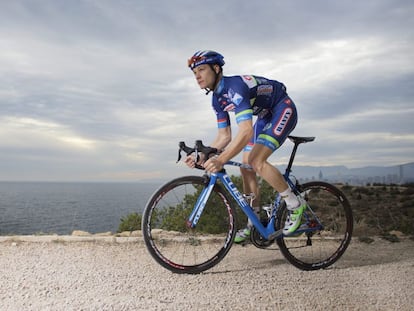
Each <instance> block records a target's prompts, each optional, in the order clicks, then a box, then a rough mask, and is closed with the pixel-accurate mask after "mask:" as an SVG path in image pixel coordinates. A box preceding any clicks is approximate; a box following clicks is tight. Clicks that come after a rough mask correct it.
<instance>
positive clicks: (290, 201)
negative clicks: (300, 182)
mask: <svg viewBox="0 0 414 311" xmlns="http://www.w3.org/2000/svg"><path fill="white" fill-rule="evenodd" d="M280 195H281V196H282V199H284V200H285V202H286V207H287V209H288V210H294V209H296V208H298V207H299V205H300V202H299V200H298V198H297V197H296V195H295V194H294V193H293V192H292V190H291V189H290V188H287V189H286V190H285V191H283V192H281V193H280Z"/></svg>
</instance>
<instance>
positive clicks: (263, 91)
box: [257, 85, 273, 96]
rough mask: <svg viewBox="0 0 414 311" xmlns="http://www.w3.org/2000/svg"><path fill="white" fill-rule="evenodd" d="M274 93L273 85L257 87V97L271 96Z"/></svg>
mask: <svg viewBox="0 0 414 311" xmlns="http://www.w3.org/2000/svg"><path fill="white" fill-rule="evenodd" d="M272 93H273V86H272V85H259V86H258V87H257V96H260V95H264V96H270V95H272Z"/></svg>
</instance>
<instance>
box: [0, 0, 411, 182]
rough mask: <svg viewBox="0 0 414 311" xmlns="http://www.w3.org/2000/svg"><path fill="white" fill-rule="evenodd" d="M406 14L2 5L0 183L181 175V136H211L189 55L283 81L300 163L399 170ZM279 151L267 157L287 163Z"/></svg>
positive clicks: (280, 6)
mask: <svg viewBox="0 0 414 311" xmlns="http://www.w3.org/2000/svg"><path fill="white" fill-rule="evenodd" d="M413 13H414V5H413V4H412V3H411V2H409V1H402V0H401V1H392V2H391V1H387V0H380V1H373V0H369V1H364V2H362V3H353V4H352V5H351V4H349V3H347V2H342V1H331V2H326V1H319V0H316V1H312V2H309V1H293V2H280V1H270V0H265V1H261V2H258V3H252V2H240V1H236V0H232V1H226V2H222V1H210V2H209V3H208V6H205V5H202V4H200V3H198V2H187V3H185V2H181V1H175V2H174V1H163V0H155V1H152V2H148V3H146V2H130V1H123V0H122V1H117V2H113V1H98V0H96V1H78V2H76V4H74V3H72V2H67V1H66V2H64V1H47V0H46V1H42V2H41V3H39V2H36V1H9V2H5V3H3V4H2V10H0V68H1V71H0V120H1V121H2V127H1V129H0V137H1V140H0V161H1V163H2V166H1V167H0V171H1V173H0V179H12V180H17V179H42V180H101V179H104V180H137V179H151V178H160V179H166V178H168V177H171V176H176V175H179V174H183V172H187V171H185V169H183V166H181V165H176V164H175V160H176V156H177V144H178V141H180V140H185V141H186V142H187V143H189V144H191V143H192V142H193V141H194V140H195V139H203V140H204V141H205V142H207V143H208V142H211V141H212V140H213V139H214V136H215V134H216V125H215V115H214V113H213V111H212V109H211V104H210V96H204V95H203V94H204V92H203V91H202V90H199V89H198V86H197V84H196V83H195V81H194V78H193V75H192V73H191V72H190V71H189V69H188V68H187V67H186V60H187V58H188V57H189V56H190V55H191V54H192V53H194V52H195V51H196V50H200V49H214V50H218V51H220V52H221V53H223V54H224V56H225V60H226V65H225V67H224V68H225V73H226V74H228V75H233V74H258V75H263V76H267V77H270V78H275V79H277V80H280V81H282V82H284V83H285V84H286V85H287V88H288V92H289V94H290V95H291V96H292V98H293V99H294V101H295V102H296V104H297V106H298V109H299V117H300V121H299V124H298V126H297V128H296V129H295V132H294V133H295V134H297V135H309V136H310V135H312V136H316V137H317V140H316V141H315V143H312V144H307V145H306V147H305V146H304V147H303V148H302V149H301V150H300V154H298V158H297V159H298V163H299V164H300V163H302V164H305V163H306V164H316V165H322V164H343V165H347V166H350V167H357V166H359V165H366V164H370V163H372V164H374V162H375V164H378V165H390V164H400V163H405V162H409V161H411V159H410V155H412V154H413V151H414V150H413V148H414V146H413V145H414V140H413V137H412V133H413V132H414V131H413V130H414V128H413V125H412V117H413V115H414V114H413V110H412V108H411V106H412V99H413V95H414V94H413V92H414V91H413V89H414V88H413V86H414V85H413V81H414V79H413V77H414V64H413V62H412V60H411V58H412V55H413V54H414V53H413V52H414V48H413V46H414V44H413V42H414V40H413V39H414V38H413V34H414V32H413V30H412V29H414V21H413V19H412V18H411V17H412V15H413ZM233 123H234V122H233ZM234 124H235V123H234ZM235 130H236V128H234V131H235ZM289 147H290V145H289V144H288V143H287V144H286V145H285V146H283V147H282V148H281V150H279V151H278V152H277V153H276V155H275V156H274V158H272V161H278V162H279V161H282V162H283V161H287V157H288V155H289ZM273 159H276V160H273Z"/></svg>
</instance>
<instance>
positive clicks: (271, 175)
mask: <svg viewBox="0 0 414 311" xmlns="http://www.w3.org/2000/svg"><path fill="white" fill-rule="evenodd" d="M223 65H224V57H223V56H222V55H221V54H219V53H217V52H214V51H210V50H206V51H198V52H196V53H195V54H194V55H193V56H192V57H191V58H190V59H189V60H188V66H189V68H190V69H191V70H192V71H193V73H194V76H195V79H196V81H197V83H198V85H199V86H200V88H201V89H205V90H206V95H207V94H209V93H210V92H212V93H213V96H212V106H213V109H214V111H215V113H216V116H217V125H218V132H217V136H216V138H215V140H214V141H213V143H212V144H211V145H210V146H211V147H214V148H217V149H219V150H222V152H221V153H220V154H219V155H218V156H215V157H212V158H210V159H203V157H201V158H200V159H199V160H198V161H199V162H198V164H201V165H203V166H204V168H205V169H206V170H207V171H208V172H211V173H215V172H218V171H220V170H222V168H223V164H224V163H226V162H227V161H228V160H230V159H232V158H233V157H235V156H236V155H237V154H239V153H240V152H241V151H243V156H242V162H243V163H247V164H249V165H251V166H252V168H253V170H248V169H241V174H242V179H243V191H244V192H245V193H247V194H250V193H253V194H254V196H255V199H254V200H253V203H252V207H253V208H254V209H255V211H256V213H257V214H258V213H259V211H260V206H259V202H260V200H259V190H258V185H257V179H256V173H257V174H258V175H260V176H261V177H262V178H263V179H264V180H266V181H267V182H268V183H269V185H271V186H272V187H273V188H274V189H275V190H276V191H277V192H279V193H280V194H281V196H282V198H284V200H285V202H286V205H287V208H288V211H289V213H288V217H287V219H286V222H285V226H284V228H283V233H284V234H286V235H288V234H291V233H293V232H294V231H295V230H296V229H297V228H298V227H299V226H300V219H301V216H302V214H303V211H304V209H305V207H306V204H305V203H304V202H302V200H301V199H298V198H297V197H296V195H295V194H294V193H293V192H292V191H291V189H290V187H289V186H288V184H287V183H286V181H285V179H284V178H283V175H282V174H281V173H280V171H279V170H278V169H277V168H276V167H274V166H273V165H271V164H270V163H269V162H268V161H267V159H268V158H269V156H270V155H271V154H272V153H273V152H274V151H275V150H276V149H278V148H279V147H280V146H281V145H282V144H283V142H284V141H285V140H286V138H287V136H288V135H289V133H290V132H291V131H292V130H293V129H294V128H295V126H296V123H297V112H296V107H295V104H294V103H293V101H292V100H291V99H290V97H289V96H288V95H287V92H286V87H285V86H284V84H283V83H281V82H278V81H276V80H270V79H267V78H264V77H259V76H253V75H240V76H224V75H223ZM229 111H233V112H234V113H235V119H236V123H237V125H238V131H237V134H236V135H235V137H234V138H233V139H232V133H231V126H230V118H229ZM253 115H255V116H257V120H256V122H255V124H254V125H253ZM185 162H186V164H187V165H188V166H189V167H192V168H193V167H194V166H195V159H194V157H192V156H188V157H187V158H186V160H185ZM251 227H252V224H251V222H250V221H249V222H248V224H247V227H246V228H245V229H242V230H240V231H238V232H237V234H236V237H235V242H236V243H241V242H243V241H245V240H246V239H247V238H248V237H249V236H250V229H251Z"/></svg>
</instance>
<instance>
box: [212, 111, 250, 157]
mask: <svg viewBox="0 0 414 311" xmlns="http://www.w3.org/2000/svg"><path fill="white" fill-rule="evenodd" d="M238 126H239V128H238V131H237V134H236V137H234V139H233V140H232V141H231V143H230V145H229V146H228V147H227V148H226V150H224V151H223V152H222V153H221V154H220V155H219V156H218V158H217V160H218V161H219V162H221V163H222V164H224V163H226V162H227V161H229V160H231V159H232V158H234V157H235V156H236V155H238V154H239V153H240V151H242V150H243V148H244V147H245V146H246V145H247V143H248V142H249V141H250V138H251V137H252V135H253V122H252V120H251V119H247V120H244V121H241V122H240V123H239V124H238Z"/></svg>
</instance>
